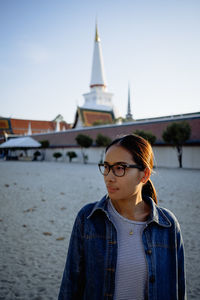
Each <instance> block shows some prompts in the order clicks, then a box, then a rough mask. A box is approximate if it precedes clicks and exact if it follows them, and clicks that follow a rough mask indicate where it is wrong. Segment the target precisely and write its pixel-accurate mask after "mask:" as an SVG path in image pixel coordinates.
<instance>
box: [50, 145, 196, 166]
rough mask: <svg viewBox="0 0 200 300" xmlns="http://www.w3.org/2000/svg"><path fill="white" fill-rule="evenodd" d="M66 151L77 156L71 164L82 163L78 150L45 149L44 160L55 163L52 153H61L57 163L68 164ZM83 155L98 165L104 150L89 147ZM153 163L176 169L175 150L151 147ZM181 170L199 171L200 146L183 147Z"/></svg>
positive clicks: (166, 147) (167, 147)
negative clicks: (191, 169) (153, 157)
mask: <svg viewBox="0 0 200 300" xmlns="http://www.w3.org/2000/svg"><path fill="white" fill-rule="evenodd" d="M68 151H74V152H76V154H77V156H78V157H77V158H74V159H73V160H72V162H83V158H82V153H81V149H80V148H56V149H46V155H45V160H48V161H55V158H54V157H53V153H55V152H61V153H62V154H63V156H62V157H61V158H59V159H58V161H63V162H66V163H67V162H69V158H68V157H67V156H66V153H67V152H68ZM84 151H85V154H86V155H88V163H99V161H100V159H101V154H102V152H103V151H104V148H101V147H99V148H96V147H91V148H88V149H85V150H84ZM153 151H154V156H155V162H154V164H155V165H156V166H157V167H169V168H178V167H179V163H178V158H177V152H176V148H174V147H169V146H164V147H158V146H154V147H153ZM182 164H183V168H194V169H200V146H193V147H192V146H187V147H183V158H182Z"/></svg>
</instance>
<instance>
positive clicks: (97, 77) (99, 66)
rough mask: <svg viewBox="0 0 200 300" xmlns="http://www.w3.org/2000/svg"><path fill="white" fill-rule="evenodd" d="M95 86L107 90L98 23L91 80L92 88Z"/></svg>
mask: <svg viewBox="0 0 200 300" xmlns="http://www.w3.org/2000/svg"><path fill="white" fill-rule="evenodd" d="M95 87H99V88H102V89H103V90H105V88H106V82H105V74H104V65H103V55H102V50H101V43H100V38H99V33H98V27H97V23H96V28H95V40H94V51H93V62H92V75H91V81H90V88H91V89H92V88H95Z"/></svg>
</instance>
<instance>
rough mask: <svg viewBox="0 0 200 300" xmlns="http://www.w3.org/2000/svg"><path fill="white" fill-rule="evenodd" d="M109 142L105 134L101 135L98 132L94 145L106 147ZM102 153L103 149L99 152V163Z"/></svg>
mask: <svg viewBox="0 0 200 300" xmlns="http://www.w3.org/2000/svg"><path fill="white" fill-rule="evenodd" d="M110 143H111V139H110V138H109V137H108V136H105V135H103V134H101V133H99V134H98V135H97V138H96V145H97V146H98V147H107V146H108V145H109V144H110ZM103 154H104V150H103V151H102V153H101V157H100V163H102V161H103Z"/></svg>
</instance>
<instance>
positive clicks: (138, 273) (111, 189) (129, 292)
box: [58, 135, 186, 300]
mask: <svg viewBox="0 0 200 300" xmlns="http://www.w3.org/2000/svg"><path fill="white" fill-rule="evenodd" d="M99 169H100V171H101V173H102V174H103V176H104V181H105V184H106V188H107V191H108V194H107V195H106V196H104V197H103V198H102V199H101V201H99V202H96V203H91V204H88V205H86V206H84V207H83V208H82V209H81V210H80V212H79V213H78V215H77V218H76V221H75V224H74V227H73V231H72V235H71V240H70V244H69V249H68V255H67V262H66V266H65V270H64V274H63V279H62V283H61V287H60V293H59V297H58V299H59V300H72V299H73V300H77V299H79V300H82V299H85V300H103V299H114V300H146V299H148V300H176V299H178V300H182V299H186V291H185V271H184V248H183V241H182V236H181V232H180V226H179V223H178V221H177V219H176V218H175V216H174V215H173V214H172V213H171V212H170V211H169V210H167V209H164V208H161V207H159V206H158V205H157V196H156V191H155V188H154V186H153V184H152V182H151V180H150V175H151V172H152V169H153V152H152V148H151V146H150V144H149V143H148V142H147V141H146V140H145V139H143V138H141V137H139V136H136V135H127V136H124V137H121V138H118V139H116V140H114V141H113V142H112V143H111V144H110V145H109V146H108V147H107V148H106V153H105V160H104V163H102V164H99ZM169 188H170V187H169ZM77 197H78V193H77Z"/></svg>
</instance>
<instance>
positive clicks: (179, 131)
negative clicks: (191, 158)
mask: <svg viewBox="0 0 200 300" xmlns="http://www.w3.org/2000/svg"><path fill="white" fill-rule="evenodd" d="M190 134H191V128H190V125H189V124H188V123H187V122H186V121H183V122H174V123H172V124H170V125H168V126H167V128H166V129H165V131H164V132H163V135H162V137H163V140H164V141H165V142H166V143H169V144H172V145H173V146H175V147H176V150H177V155H178V161H179V167H180V168H182V152H183V150H182V149H183V144H184V143H185V142H186V141H187V140H188V139H189V138H190Z"/></svg>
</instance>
